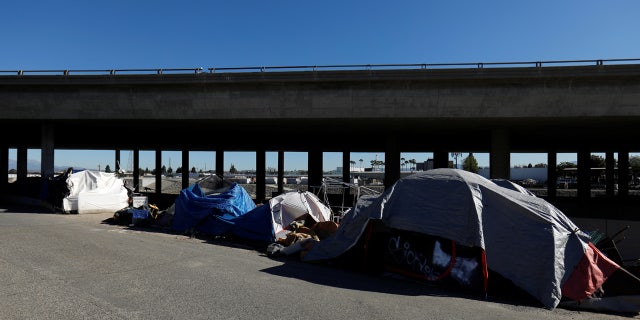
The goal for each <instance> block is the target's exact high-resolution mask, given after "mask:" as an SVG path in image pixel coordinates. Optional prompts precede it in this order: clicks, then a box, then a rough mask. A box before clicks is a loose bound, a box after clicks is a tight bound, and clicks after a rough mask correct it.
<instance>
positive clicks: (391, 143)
mask: <svg viewBox="0 0 640 320" xmlns="http://www.w3.org/2000/svg"><path fill="white" fill-rule="evenodd" d="M399 179H400V149H399V148H398V139H397V137H396V136H390V137H387V141H386V150H385V151H384V187H385V188H388V187H390V186H392V185H393V184H395V183H396V182H397V181H398V180H399Z"/></svg>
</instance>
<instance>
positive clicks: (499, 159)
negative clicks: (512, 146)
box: [489, 129, 511, 180]
mask: <svg viewBox="0 0 640 320" xmlns="http://www.w3.org/2000/svg"><path fill="white" fill-rule="evenodd" d="M510 162H511V154H510V153H509V132H508V131H507V130H505V129H493V130H492V131H491V153H490V154H489V176H490V177H491V179H507V180H508V179H511V170H510V167H511V164H510Z"/></svg>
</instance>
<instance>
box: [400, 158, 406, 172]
mask: <svg viewBox="0 0 640 320" xmlns="http://www.w3.org/2000/svg"><path fill="white" fill-rule="evenodd" d="M406 161H407V160H406V159H405V158H400V167H401V168H402V169H403V170H404V167H405V165H406Z"/></svg>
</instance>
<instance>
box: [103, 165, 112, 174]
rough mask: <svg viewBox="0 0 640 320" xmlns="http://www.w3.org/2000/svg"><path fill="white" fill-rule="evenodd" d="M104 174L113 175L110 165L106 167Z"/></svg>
mask: <svg viewBox="0 0 640 320" xmlns="http://www.w3.org/2000/svg"><path fill="white" fill-rule="evenodd" d="M104 172H106V173H111V167H110V166H109V165H107V166H106V167H104Z"/></svg>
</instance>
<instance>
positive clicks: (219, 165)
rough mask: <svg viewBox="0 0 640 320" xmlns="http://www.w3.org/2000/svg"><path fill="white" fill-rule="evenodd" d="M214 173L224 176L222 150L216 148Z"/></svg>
mask: <svg viewBox="0 0 640 320" xmlns="http://www.w3.org/2000/svg"><path fill="white" fill-rule="evenodd" d="M216 175H217V176H218V177H220V178H223V177H224V150H222V149H216Z"/></svg>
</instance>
